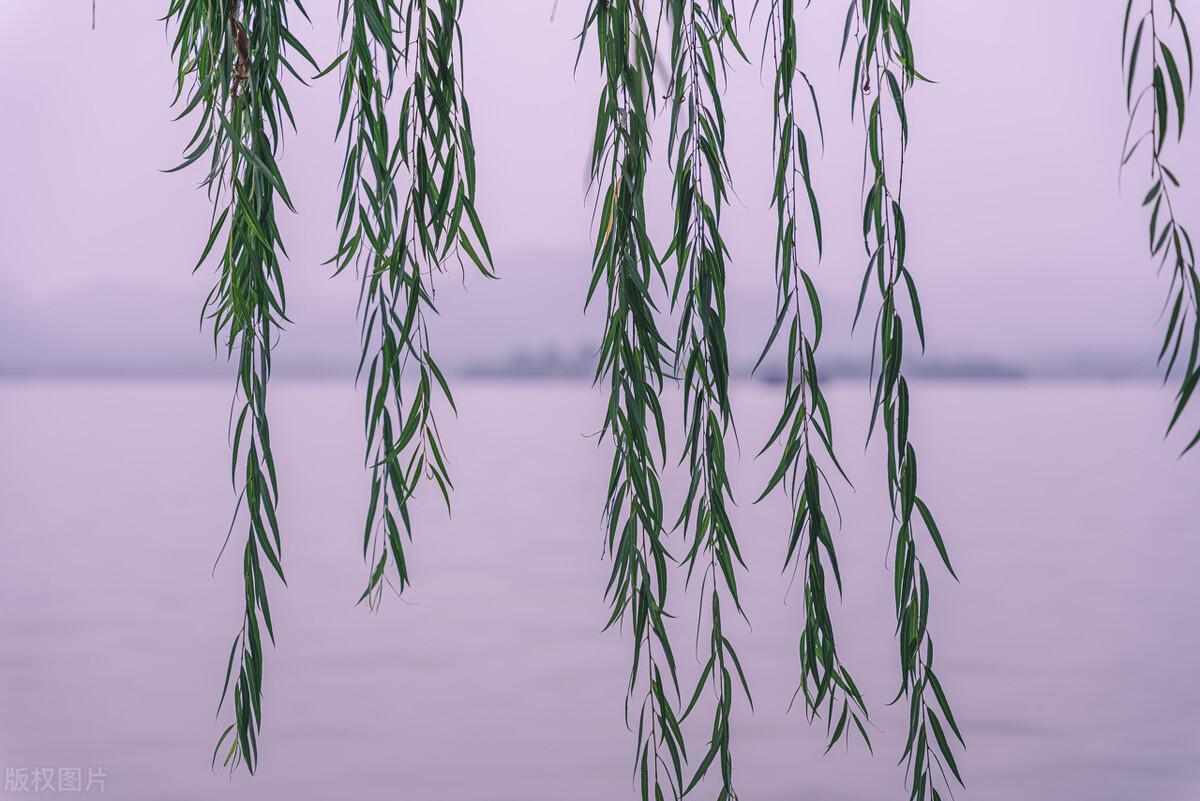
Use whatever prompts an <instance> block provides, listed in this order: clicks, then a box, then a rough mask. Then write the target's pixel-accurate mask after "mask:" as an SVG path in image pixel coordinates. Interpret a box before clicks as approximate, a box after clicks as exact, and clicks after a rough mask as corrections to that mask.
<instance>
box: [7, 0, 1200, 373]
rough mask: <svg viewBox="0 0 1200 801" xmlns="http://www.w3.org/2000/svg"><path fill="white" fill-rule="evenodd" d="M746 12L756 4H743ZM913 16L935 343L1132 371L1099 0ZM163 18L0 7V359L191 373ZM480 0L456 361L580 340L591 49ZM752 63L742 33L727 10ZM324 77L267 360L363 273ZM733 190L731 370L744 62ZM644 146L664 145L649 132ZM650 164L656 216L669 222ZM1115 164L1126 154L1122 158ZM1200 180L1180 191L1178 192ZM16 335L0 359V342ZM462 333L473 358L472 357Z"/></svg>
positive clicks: (758, 243)
mask: <svg viewBox="0 0 1200 801" xmlns="http://www.w3.org/2000/svg"><path fill="white" fill-rule="evenodd" d="M310 5H311V6H312V8H311V9H310V10H312V11H313V12H314V15H315V16H314V23H315V24H314V27H312V28H309V26H308V25H307V24H305V23H303V21H302V20H300V19H299V18H298V17H297V22H296V32H297V34H298V35H299V36H300V37H301V38H302V39H304V40H305V41H306V42H307V43H309V45H310V49H311V50H312V51H313V53H314V54H315V55H316V56H317V58H318V59H319V60H322V61H325V60H328V59H330V58H332V56H333V55H334V54H335V52H336V47H337V42H336V27H335V26H334V25H333V24H332V23H333V21H334V8H335V5H336V4H335V3H332V2H328V1H327V0H326V1H325V2H320V3H312V4H310ZM742 5H743V6H745V10H746V12H748V11H749V9H750V7H751V5H752V3H750V2H744V3H743V4H742ZM915 5H916V10H915V17H914V21H913V27H914V33H915V39H916V45H917V48H918V53H919V60H920V65H919V66H920V68H921V70H922V72H924V73H925V74H927V75H929V76H930V77H932V78H934V79H935V80H937V81H938V84H937V85H936V86H924V87H921V88H919V89H918V90H917V91H916V92H915V93H914V94H913V95H912V97H911V100H910V101H909V107H910V116H911V119H912V128H913V130H912V136H913V139H912V146H911V150H910V162H909V168H908V172H907V174H906V175H907V183H906V192H907V204H906V207H907V208H906V210H907V216H908V219H909V228H910V242H911V244H910V254H911V256H910V261H911V266H912V267H913V269H914V271H915V272H916V273H917V275H918V281H919V285H920V287H921V290H922V295H923V300H924V305H925V308H926V317H927V324H928V327H929V334H930V338H931V352H932V353H933V354H934V355H940V356H943V357H953V356H958V355H964V354H967V355H969V354H975V355H993V356H997V357H1000V358H1004V359H1013V360H1022V361H1031V360H1032V361H1036V360H1038V359H1046V358H1060V359H1061V358H1065V357H1070V356H1072V355H1075V354H1081V353H1088V352H1090V353H1108V354H1116V355H1120V356H1123V357H1130V358H1133V359H1140V358H1145V359H1152V358H1153V354H1154V350H1155V348H1154V346H1155V340H1156V333H1155V332H1156V327H1155V320H1156V316H1157V313H1158V308H1159V304H1160V302H1161V300H1162V297H1163V294H1162V293H1163V292H1164V289H1165V287H1164V286H1163V285H1162V284H1161V283H1159V282H1158V281H1156V280H1155V277H1154V274H1153V268H1152V264H1151V263H1150V261H1149V259H1148V257H1147V255H1146V252H1145V242H1144V238H1145V234H1144V228H1145V221H1144V219H1143V214H1142V212H1141V210H1140V209H1139V208H1138V201H1139V200H1140V197H1141V194H1142V191H1143V189H1144V186H1143V185H1144V183H1145V181H1144V179H1143V177H1142V176H1143V175H1144V172H1143V171H1142V170H1141V169H1140V166H1137V167H1136V168H1135V169H1134V170H1132V171H1130V172H1129V173H1128V174H1127V177H1126V189H1125V192H1124V194H1123V195H1118V193H1117V183H1116V163H1117V160H1118V154H1119V150H1120V146H1121V138H1122V135H1123V132H1124V102H1123V101H1124V97H1123V92H1122V87H1121V69H1120V63H1119V62H1120V59H1119V50H1120V27H1121V13H1122V9H1121V8H1120V7H1119V5H1120V4H1117V3H1109V4H1097V3H1095V2H1094V0H1059V2H1055V3H1046V2H1044V1H1042V2H1035V1H1034V0H1005V2H999V0H976V1H975V2H971V3H963V2H952V1H951V0H922V2H919V3H917V4H915ZM162 6H163V4H161V3H150V2H127V1H125V0H122V1H121V2H118V1H117V0H99V8H98V27H97V30H96V31H94V32H93V31H92V30H90V16H91V15H90V4H89V3H88V2H85V0H73V1H72V2H55V3H48V2H45V0H4V2H3V3H0V99H2V100H3V105H4V108H5V109H6V112H5V124H4V125H3V126H0V149H2V151H3V153H4V158H3V159H0V186H3V192H2V193H0V242H2V243H3V251H2V252H3V257H2V261H0V342H3V344H2V345H0V356H4V357H5V358H4V361H5V362H6V363H11V362H12V361H13V360H14V359H15V360H17V361H22V360H24V361H23V362H22V363H25V362H30V361H32V362H37V361H38V360H39V359H44V358H49V357H50V356H48V355H47V354H49V355H53V354H61V352H63V351H64V350H65V351H71V350H72V349H74V352H76V353H77V355H79V358H81V359H83V360H85V361H86V360H88V359H94V360H95V361H96V362H97V363H102V362H104V361H105V359H106V356H110V355H112V354H113V353H114V352H117V351H120V352H121V353H123V354H126V355H128V354H133V358H149V359H153V358H156V357H163V358H167V359H176V358H185V357H186V358H205V350H204V347H205V344H204V343H205V340H204V339H202V338H201V337H198V336H196V333H195V326H196V319H197V314H198V307H199V304H200V302H201V301H202V299H203V297H204V296H205V294H206V293H207V290H208V287H209V278H210V276H209V275H207V274H205V275H199V276H197V277H192V276H191V275H190V272H189V271H190V267H191V265H192V263H193V261H194V257H195V255H196V254H197V253H198V250H199V248H200V247H201V246H202V244H203V239H204V236H205V234H206V223H207V217H208V204H207V201H206V199H205V197H204V196H203V194H202V193H201V192H199V191H196V190H195V183H196V181H197V180H198V179H199V174H198V173H196V172H192V173H188V174H185V175H182V176H181V175H164V174H161V173H159V172H158V170H159V169H160V168H164V167H170V166H173V165H174V164H175V163H176V161H177V158H178V154H179V150H180V147H181V146H182V145H183V143H184V142H186V140H187V138H188V137H189V135H190V129H189V128H187V127H186V125H185V124H174V123H172V122H171V118H172V116H173V115H172V113H171V111H170V109H169V108H168V102H169V100H170V98H171V94H172V85H171V84H172V78H173V66H172V63H171V61H170V58H169V45H168V41H167V39H166V36H165V34H164V30H163V26H162V24H161V23H160V22H158V21H157V17H158V16H159V15H160V14H161V13H162ZM552 6H553V0H519V1H518V0H510V1H508V2H502V1H501V0H474V2H468V3H467V10H466V12H465V15H464V27H465V38H466V49H467V55H466V58H467V64H466V78H467V91H468V96H469V99H470V101H471V104H472V110H473V117H474V122H475V131H476V142H477V146H478V151H479V192H480V197H479V205H480V210H481V214H482V216H483V219H484V222H485V224H486V225H487V228H488V232H489V235H490V238H491V241H492V244H493V249H494V251H495V253H496V256H497V268H498V270H499V272H500V273H501V275H502V277H503V280H502V281H500V282H498V283H490V284H485V283H484V282H482V281H480V280H477V279H475V278H473V277H472V278H471V279H470V280H469V281H468V289H467V291H466V292H464V290H463V288H462V286H461V282H460V281H459V280H458V278H457V276H455V275H450V276H447V277H446V279H445V280H443V282H442V284H441V290H442V291H441V294H440V295H439V298H440V300H441V305H442V308H443V311H444V319H443V320H442V321H441V322H440V324H439V326H438V329H439V330H438V331H437V336H438V337H439V343H438V344H439V347H440V348H441V349H442V352H443V353H444V354H447V356H446V358H447V360H448V361H450V362H461V361H463V360H466V359H469V358H472V357H473V356H476V355H485V356H486V355H493V354H495V353H501V352H504V351H506V350H507V349H509V348H512V347H513V346H516V345H540V344H542V343H547V342H555V343H558V344H560V345H562V346H564V347H568V348H573V347H575V346H576V345H577V344H578V343H580V342H587V341H591V340H593V339H594V336H595V332H596V331H597V330H598V329H597V326H598V322H599V321H598V320H597V319H596V315H594V314H593V315H591V316H590V318H589V319H588V320H584V319H583V318H582V316H581V305H582V298H583V293H584V290H585V286H586V279H587V272H588V261H587V259H588V254H589V248H590V242H591V232H590V220H591V210H590V205H588V204H587V203H585V200H584V189H585V164H586V158H587V152H588V148H589V137H590V134H591V130H592V126H593V121H594V108H595V101H596V79H595V77H594V75H595V72H596V65H595V60H594V58H591V57H590V56H591V53H590V51H588V53H587V56H586V57H585V59H584V61H583V63H582V64H581V66H580V68H579V72H578V75H573V74H572V65H573V61H574V56H575V48H576V43H575V41H574V36H575V35H576V34H577V32H578V28H579V24H580V17H581V13H582V9H583V6H584V2H583V0H560V2H559V7H558V12H557V18H556V19H555V20H554V21H551V19H550V12H551V7H552ZM844 12H845V8H844V5H843V3H834V2H830V0H822V1H821V2H819V3H815V4H814V6H813V8H812V9H811V10H810V11H808V12H805V13H804V15H803V16H802V21H801V25H802V28H803V34H802V66H803V67H805V68H806V69H807V70H808V72H809V74H810V75H811V77H812V78H813V80H814V82H815V83H816V84H817V87H818V92H819V94H820V97H821V101H822V106H823V111H824V116H825V120H826V132H827V149H826V152H825V154H824V156H823V157H822V158H820V159H819V160H818V161H817V163H816V167H815V169H816V180H817V184H818V193H819V196H820V198H821V200H822V204H823V212H824V215H825V219H826V253H825V259H824V261H823V262H822V264H821V266H820V267H819V268H818V270H817V274H818V276H819V284H820V286H821V289H822V292H823V293H824V296H825V298H826V302H827V304H828V305H829V307H830V316H831V318H832V319H833V323H832V326H831V329H830V336H829V338H828V339H827V342H828V345H827V347H828V349H829V351H831V352H836V353H842V352H846V353H849V352H852V351H853V352H859V351H861V350H862V348H864V347H865V346H866V344H867V342H868V341H869V337H868V336H867V335H866V333H865V332H860V334H859V335H858V336H857V337H856V338H855V340H854V341H853V342H852V341H851V340H850V339H849V332H848V319H847V315H846V312H847V309H848V307H849V306H850V304H852V302H853V297H854V295H855V293H856V292H857V288H858V284H859V280H860V276H861V268H862V263H863V256H862V244H861V236H860V234H859V233H857V228H858V215H859V178H860V171H861V134H860V130H859V128H858V127H857V126H856V125H853V124H851V122H850V121H849V116H848V111H847V104H848V101H849V90H848V86H847V83H848V80H849V78H848V76H847V75H846V74H844V73H839V72H838V70H837V49H838V45H839V40H840V36H841V21H842V18H843V15H844ZM742 22H743V28H747V27H748V28H749V30H747V31H746V32H745V33H744V34H743V39H744V40H745V41H746V42H747V44H748V45H749V47H748V50H749V51H750V52H751V53H752V54H753V55H755V56H757V54H758V50H759V43H760V42H761V20H754V21H753V22H751V21H750V20H749V17H748V13H747V14H746V15H745V16H744V18H743V20H742ZM336 88H337V87H336V80H335V79H333V78H328V79H325V80H323V81H322V82H320V83H319V84H318V85H317V86H316V87H314V88H308V89H306V88H303V87H300V86H295V87H293V88H292V89H291V93H290V98H291V100H292V104H293V106H294V107H295V108H296V110H297V117H298V120H299V124H300V128H301V133H300V134H299V135H295V136H293V137H291V139H290V140H289V141H288V144H287V149H286V155H285V157H284V159H283V169H284V172H285V174H286V177H287V180H288V182H289V185H290V186H291V188H292V195H293V197H294V198H295V199H296V202H297V206H298V208H299V210H300V214H299V215H298V216H289V215H284V217H285V219H284V234H285V237H286V240H287V242H288V245H289V250H290V252H291V254H292V260H291V262H290V264H289V265H288V266H287V267H286V278H287V281H288V286H289V298H290V300H291V302H292V308H291V310H292V312H293V318H294V319H295V320H296V326H295V328H294V330H292V331H289V332H288V334H287V335H286V336H285V342H284V344H283V346H282V347H281V351H280V353H281V357H280V358H281V360H282V361H285V362H286V361H287V360H293V361H294V362H295V363H302V362H305V361H315V362H321V361H322V360H334V359H337V360H340V359H342V358H343V354H345V353H348V352H350V351H352V350H353V349H354V347H355V344H354V343H355V323H354V320H353V304H354V297H355V291H356V286H355V285H356V281H355V279H354V278H353V277H352V276H348V275H347V276H342V277H341V278H339V279H337V280H336V281H330V280H329V279H328V276H329V270H328V268H326V267H323V266H321V262H323V261H324V260H325V259H326V258H327V257H328V256H329V254H330V253H331V252H332V251H333V246H334V240H335V231H334V211H335V206H334V204H335V202H336V185H337V173H338V169H339V167H340V159H341V147H340V145H339V144H336V143H335V142H334V141H333V134H334V130H333V126H334V121H335V117H334V115H335V106H336V101H335V94H336ZM727 104H728V116H729V120H730V129H731V130H730V142H729V156H730V161H731V164H732V170H733V180H734V187H735V190H736V192H737V197H736V199H735V201H734V203H733V205H732V207H731V208H730V209H729V210H728V213H727V216H726V218H725V220H726V226H727V230H728V234H727V238H728V240H729V243H730V246H731V248H732V251H733V262H732V266H731V272H730V277H729V281H730V295H731V308H732V311H731V320H730V325H731V328H732V329H733V330H732V331H731V335H730V336H731V340H732V342H733V346H734V349H735V353H740V354H742V356H743V358H744V357H745V356H747V355H749V354H750V352H751V351H753V350H754V349H755V345H756V343H757V342H758V341H760V340H761V338H762V337H764V336H765V334H766V330H767V327H768V326H769V320H768V319H767V318H769V317H770V306H771V302H772V297H773V292H774V290H773V273H772V265H771V255H772V252H773V245H774V242H773V236H774V230H773V229H774V221H773V212H772V211H771V210H770V209H769V207H768V201H769V193H770V183H771V170H770V152H771V151H770V135H771V107H770V79H769V76H763V75H760V71H759V68H758V67H757V65H745V64H743V65H738V66H737V67H736V69H735V71H734V73H733V75H732V77H731V80H730V85H729V87H728V92H727ZM1196 142H1197V138H1196V134H1195V131H1194V127H1193V130H1192V131H1191V133H1190V134H1189V136H1188V137H1187V138H1186V139H1185V140H1184V142H1183V144H1182V145H1178V146H1176V151H1175V152H1176V153H1177V155H1176V156H1175V158H1174V166H1175V167H1176V168H1177V169H1176V172H1177V173H1178V174H1179V175H1180V177H1181V179H1182V180H1183V181H1184V189H1185V192H1184V193H1183V197H1184V198H1185V201H1184V206H1183V214H1184V216H1185V218H1191V219H1194V218H1196V216H1197V212H1198V211H1200V202H1197V201H1196V200H1195V198H1197V197H1200V158H1197V150H1196ZM657 144H658V146H659V149H660V151H661V150H663V149H665V144H666V137H665V133H664V134H663V135H662V136H660V137H659V140H658V143H657ZM664 161H665V160H664V159H663V158H662V157H661V156H660V158H659V165H658V168H657V174H656V178H655V181H656V183H655V186H654V188H653V190H652V205H651V208H652V211H651V214H652V217H653V218H654V219H655V225H656V227H657V228H658V229H659V230H662V228H663V226H664V225H665V224H668V223H669V220H670V215H671V211H670V207H669V194H668V185H667V182H666V181H665V177H666V176H665V174H664V173H663V168H662V165H663V163H664ZM1135 166H1136V163H1135ZM1190 187H1194V188H1195V191H1190V189H1189V188H1190ZM17 341H20V344H19V345H15V346H14V342H17ZM481 343H482V344H481Z"/></svg>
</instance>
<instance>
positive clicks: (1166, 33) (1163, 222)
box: [1121, 0, 1200, 452]
mask: <svg viewBox="0 0 1200 801" xmlns="http://www.w3.org/2000/svg"><path fill="white" fill-rule="evenodd" d="M1135 10H1136V11H1137V12H1138V13H1136V14H1135V13H1134V12H1135ZM1121 61H1122V66H1123V69H1124V73H1125V104H1126V109H1127V110H1128V112H1129V125H1128V127H1127V128H1126V131H1125V145H1124V148H1123V152H1122V155H1121V167H1122V169H1124V168H1125V166H1126V165H1128V164H1129V163H1130V162H1132V161H1134V160H1135V156H1137V155H1138V153H1139V152H1141V153H1143V158H1142V159H1138V160H1137V161H1138V162H1148V167H1149V184H1150V185H1149V188H1148V189H1147V191H1146V194H1145V197H1144V198H1143V200H1142V206H1143V208H1147V209H1149V211H1150V221H1149V247H1150V254H1151V256H1153V257H1154V258H1155V259H1156V260H1157V262H1158V269H1159V271H1160V272H1161V271H1162V270H1164V269H1167V270H1169V272H1170V276H1171V277H1170V282H1169V286H1168V290H1167V301H1166V306H1165V308H1166V309H1167V327H1166V332H1165V334H1164V335H1163V342H1162V347H1161V348H1160V349H1159V353H1158V361H1159V364H1160V366H1161V367H1162V369H1163V380H1164V381H1169V380H1170V379H1171V378H1172V376H1175V375H1178V376H1179V378H1180V383H1179V389H1178V391H1177V393H1176V395H1175V411H1174V414H1173V415H1172V417H1171V422H1170V425H1169V426H1168V431H1170V430H1173V429H1174V428H1175V426H1176V424H1178V423H1179V420H1180V418H1181V417H1182V416H1183V413H1184V411H1185V410H1186V409H1187V407H1188V404H1189V403H1190V402H1191V400H1192V398H1193V396H1194V395H1195V392H1196V387H1197V385H1200V276H1198V275H1197V273H1196V250H1195V248H1194V247H1193V244H1192V237H1191V234H1189V233H1188V230H1187V228H1186V227H1184V225H1183V223H1182V222H1181V221H1180V219H1179V218H1178V217H1177V215H1176V202H1175V192H1176V190H1179V189H1180V183H1179V179H1178V178H1177V177H1176V176H1175V173H1174V172H1172V171H1171V168H1170V167H1169V166H1168V165H1167V155H1168V151H1169V150H1170V149H1171V146H1172V145H1173V144H1175V143H1176V142H1178V141H1179V140H1181V139H1182V138H1183V132H1184V121H1185V119H1186V110H1187V98H1188V96H1189V95H1190V94H1191V89H1192V82H1193V76H1194V66H1193V58H1192V42H1191V36H1190V35H1189V33H1188V27H1187V22H1186V21H1185V20H1184V18H1183V15H1182V14H1180V13H1179V8H1178V5H1177V3H1176V2H1175V0H1128V2H1127V3H1126V6H1125V26H1124V31H1123V34H1122V42H1121ZM1197 443H1200V432H1197V433H1196V434H1195V435H1194V436H1193V437H1191V439H1190V440H1189V442H1188V443H1187V445H1186V446H1185V447H1184V451H1185V452H1186V451H1189V450H1191V449H1192V448H1193V447H1195V446H1196V444H1197Z"/></svg>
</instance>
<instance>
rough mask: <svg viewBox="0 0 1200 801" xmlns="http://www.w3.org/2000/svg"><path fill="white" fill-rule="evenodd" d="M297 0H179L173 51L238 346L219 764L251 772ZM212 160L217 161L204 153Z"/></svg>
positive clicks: (272, 544) (221, 322) (271, 530)
mask: <svg viewBox="0 0 1200 801" xmlns="http://www.w3.org/2000/svg"><path fill="white" fill-rule="evenodd" d="M292 11H296V12H299V13H301V14H303V13H304V9H303V7H302V6H301V5H300V4H299V3H298V2H292V0H171V4H170V6H169V9H168V13H167V18H168V20H169V22H170V23H171V24H172V25H173V26H174V28H175V37H174V42H173V44H172V54H173V56H174V57H175V60H176V63H177V65H178V82H177V90H178V91H177V95H176V103H178V104H182V105H183V109H182V111H181V113H180V115H179V116H180V117H181V118H182V117H189V118H191V119H193V120H194V121H195V125H196V128H195V133H194V134H193V135H192V138H191V141H189V142H188V144H187V147H186V148H185V154H184V159H183V163H182V164H180V165H179V167H177V168H176V169H183V168H185V167H188V166H191V165H193V164H195V163H201V164H205V163H206V164H207V173H206V174H205V176H204V179H203V180H202V182H201V183H202V185H203V186H204V187H205V189H206V190H207V192H208V195H209V197H210V198H211V200H212V202H213V218H212V225H211V228H210V231H209V236H208V242H207V244H206V245H205V247H204V250H203V252H202V253H201V256H200V259H199V262H198V263H197V265H196V269H197V270H198V269H200V267H201V266H203V265H204V264H206V263H213V264H214V265H215V266H216V269H217V282H216V285H215V286H214V287H213V289H212V291H211V292H210V293H209V295H208V298H207V299H206V300H205V304H204V315H205V317H206V318H207V319H208V320H209V322H210V324H211V326H212V330H213V341H214V345H215V346H217V347H219V348H223V349H224V350H225V352H226V354H227V356H228V357H229V358H231V359H232V358H233V357H234V354H235V353H236V358H237V389H236V393H235V414H236V417H233V418H231V419H232V420H233V424H232V426H231V436H232V447H233V457H232V478H233V483H234V488H235V490H236V492H237V504H236V508H235V511H234V515H233V522H232V524H231V525H230V536H232V533H233V530H234V528H236V526H237V524H238V521H239V520H241V521H243V525H244V526H245V528H246V537H245V545H244V548H243V554H242V570H243V575H244V579H245V582H244V583H245V608H244V612H243V615H242V623H241V626H240V627H239V630H238V633H237V635H236V636H235V637H234V640H233V646H232V648H231V649H230V652H229V660H228V666H227V667H226V671H225V686H224V691H223V692H222V694H221V702H220V704H219V705H218V714H219V713H220V711H221V709H223V708H224V705H225V703H226V701H227V700H228V701H229V702H231V703H232V706H233V710H234V720H233V722H232V723H230V724H229V725H228V726H227V728H226V729H225V730H224V733H223V734H222V735H221V737H220V739H219V741H218V742H217V747H216V750H215V751H214V753H213V761H214V763H215V761H216V760H217V759H222V760H223V762H224V764H226V765H228V766H230V767H231V768H232V767H236V766H237V765H238V764H240V763H245V765H246V768H247V769H248V770H249V771H250V772H251V773H253V772H254V769H255V767H256V766H257V764H258V733H259V731H260V729H261V727H262V680H263V661H264V651H263V640H264V637H263V629H265V630H266V634H267V636H268V637H269V638H270V640H271V641H272V642H274V639H275V633H274V629H273V627H272V625H271V611H270V606H269V605H268V603H267V591H266V584H267V577H268V575H269V574H271V573H274V574H275V575H276V576H277V577H278V578H279V580H280V581H281V582H283V581H284V576H283V567H282V564H281V561H280V556H281V546H282V542H281V538H280V531H279V522H278V519H277V517H276V506H277V503H278V499H279V486H278V482H277V478H276V471H275V460H274V456H273V454H272V450H271V434H270V426H269V424H268V420H267V386H268V381H269V379H270V376H271V348H272V346H273V345H274V342H275V339H276V338H277V337H278V335H279V332H280V330H281V329H282V326H283V325H284V324H285V323H286V322H287V315H286V311H285V308H286V302H285V295H284V286H283V274H282V272H281V270H280V262H281V259H282V258H284V257H285V256H286V251H285V250H284V246H283V241H282V240H281V238H280V235H279V228H278V225H277V223H276V216H275V215H276V211H277V207H278V206H279V205H282V206H283V207H285V208H287V209H289V210H291V209H292V202H291V199H290V198H289V196H288V192H287V188H286V186H285V184H284V180H283V175H282V173H281V172H280V169H279V165H278V163H277V160H276V157H277V155H278V153H279V150H280V147H281V144H282V139H283V134H284V130H285V129H286V128H287V127H289V126H291V127H293V128H294V121H293V119H292V115H291V110H290V108H289V106H288V100H287V95H286V94H285V91H284V86H283V81H284V79H285V78H286V74H287V73H290V74H292V75H293V76H295V75H296V69H295V66H294V65H293V63H292V58H293V54H294V55H295V56H298V57H299V58H300V59H301V60H302V62H303V63H305V64H308V65H311V66H314V67H315V64H314V63H313V61H312V58H311V57H310V56H309V54H308V52H307V51H306V50H305V49H304V47H303V46H302V45H301V44H300V42H299V41H298V40H297V39H296V38H295V37H294V36H293V35H292V33H291V32H290V30H289V28H288V22H289V13H290V12H292ZM206 157H207V158H206Z"/></svg>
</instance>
